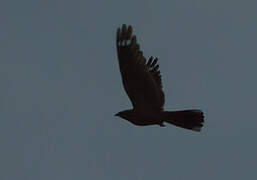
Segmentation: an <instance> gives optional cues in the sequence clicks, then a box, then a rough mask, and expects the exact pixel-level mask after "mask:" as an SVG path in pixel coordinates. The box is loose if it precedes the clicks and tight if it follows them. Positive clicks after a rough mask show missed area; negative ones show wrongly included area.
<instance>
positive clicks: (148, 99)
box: [115, 24, 204, 132]
mask: <svg viewBox="0 0 257 180" xmlns="http://www.w3.org/2000/svg"><path fill="white" fill-rule="evenodd" d="M116 48H117V57H118V62H119V69H120V73H121V77H122V84H123V87H124V89H125V91H126V93H127V95H128V97H129V99H130V101H131V102H132V105H133V109H129V110H123V111H120V112H118V113H116V114H115V116H118V117H120V118H123V119H125V120H127V121H129V122H130V123H132V124H134V125H136V126H149V125H159V126H161V127H165V126H166V125H165V124H166V123H168V124H172V125H175V126H177V127H180V128H184V129H188V130H192V131H196V132H200V131H201V128H202V127H203V123H204V115H203V112H202V111H201V110H199V109H189V110H178V111H165V110H164V102H165V97H164V92H163V88H162V80H161V74H160V70H159V65H158V58H154V57H152V56H151V57H150V58H149V59H148V60H146V58H145V57H144V56H143V52H142V50H140V45H139V44H138V43H137V38H136V35H134V34H133V29H132V26H131V25H125V24H123V25H122V27H121V28H117V32H116ZM164 123H165V124H164Z"/></svg>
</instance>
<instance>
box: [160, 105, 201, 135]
mask: <svg viewBox="0 0 257 180" xmlns="http://www.w3.org/2000/svg"><path fill="white" fill-rule="evenodd" d="M163 120H164V121H165V122H168V123H170V124H173V125H175V126H178V127H182V128H185V129H190V130H193V131H198V132H199V131H201V128H202V127H203V122H204V116H203V112H202V111H200V110H197V109H192V110H184V111H164V112H163Z"/></svg>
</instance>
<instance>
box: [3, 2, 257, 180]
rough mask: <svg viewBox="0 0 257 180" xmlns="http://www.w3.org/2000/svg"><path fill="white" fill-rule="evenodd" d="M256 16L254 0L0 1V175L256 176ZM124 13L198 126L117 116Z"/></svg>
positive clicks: (173, 103) (170, 100)
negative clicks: (200, 121)
mask: <svg viewBox="0 0 257 180" xmlns="http://www.w3.org/2000/svg"><path fill="white" fill-rule="evenodd" d="M256 19H257V1H254V0H252V1H251V0H245V1H239V0H217V1H212V0H188V1H184V0H182V1H181V0H172V1H153V0H148V1H146V0H145V1H136V0H131V1H120V0H119V1H118V0H109V1H98V0H94V1H93V0H92V1H89V0H83V1H82V0H74V1H67V0H62V1H61V0H51V1H50V0H39V1H34V0H33V1H32V0H24V1H18V0H16V1H15V0H8V1H5V0H3V1H1V3H0V49H1V53H0V82H1V89H0V100H1V101H0V179H1V180H15V179H20V180H46V179H47V180H70V179H78V180H89V179H95V180H99V179H105V180H114V179H122V180H131V179H133V180H145V179H147V180H155V179H167V180H168V179H169V180H187V179H197V180H217V179H224V180H227V179H233V180H235V179H240V180H241V179H256V178H257V175H256V166H257V155H256V152H257V145H256V138H257V136H256V130H257V129H256V127H257V121H256V100H257V96H256V91H257V86H256V77H257V76H256V75H257V73H256V67H257V23H256ZM123 23H125V24H130V25H132V26H133V28H134V32H135V33H136V35H137V37H138V41H139V43H140V45H141V48H142V50H143V52H144V55H145V56H146V57H147V58H148V57H149V56H156V57H158V58H159V64H160V68H161V73H162V77H163V79H162V80H163V86H164V92H165V95H166V104H165V109H166V110H178V109H190V108H200V109H202V110H203V111H204V112H205V116H206V123H205V126H204V128H203V131H202V132H201V133H195V132H191V131H188V130H183V129H179V128H177V127H174V126H171V125H167V127H166V128H160V127H158V126H150V127H136V126H133V125H132V124H130V123H129V122H127V121H125V120H122V119H120V118H118V117H114V114H115V113H117V112H118V111H121V110H125V109H129V108H131V103H130V101H129V99H128V97H127V95H126V94H125V92H124V90H123V87H122V84H121V77H120V72H119V68H118V62H117V55H116V47H115V33H116V29H117V28H118V27H120V26H121V25H122V24H123Z"/></svg>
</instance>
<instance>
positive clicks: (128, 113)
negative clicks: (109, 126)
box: [115, 110, 135, 121]
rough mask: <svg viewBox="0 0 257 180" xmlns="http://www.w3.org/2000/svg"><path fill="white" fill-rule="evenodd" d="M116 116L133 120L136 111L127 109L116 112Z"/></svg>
mask: <svg viewBox="0 0 257 180" xmlns="http://www.w3.org/2000/svg"><path fill="white" fill-rule="evenodd" d="M115 116H119V117H121V118H123V119H126V120H128V121H131V120H132V119H133V117H134V116H135V112H134V111H133V110H125V111H121V112H118V113H117V114H115Z"/></svg>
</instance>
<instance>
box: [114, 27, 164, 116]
mask: <svg viewBox="0 0 257 180" xmlns="http://www.w3.org/2000/svg"><path fill="white" fill-rule="evenodd" d="M116 46H117V52H118V60H119V66H120V72H121V76H122V82H123V86H124V89H125V91H126V93H127V94H128V96H129V98H130V100H131V102H132V105H133V107H134V109H136V110H155V111H160V110H162V109H163V105H164V93H163V91H162V82H161V75H160V71H159V65H157V61H158V59H157V58H155V59H153V57H151V58H150V59H149V60H148V61H147V62H146V59H145V57H144V56H143V53H142V51H140V47H139V44H138V43H137V41H136V36H135V35H132V27H131V26H128V27H127V26H126V25H123V26H122V29H120V28H118V30H117V36H116Z"/></svg>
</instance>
